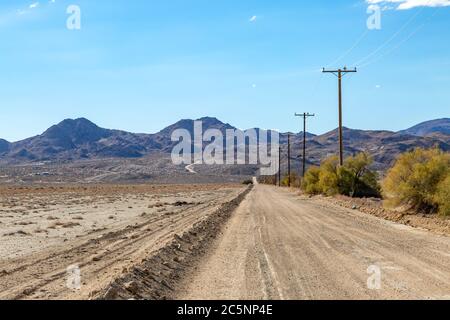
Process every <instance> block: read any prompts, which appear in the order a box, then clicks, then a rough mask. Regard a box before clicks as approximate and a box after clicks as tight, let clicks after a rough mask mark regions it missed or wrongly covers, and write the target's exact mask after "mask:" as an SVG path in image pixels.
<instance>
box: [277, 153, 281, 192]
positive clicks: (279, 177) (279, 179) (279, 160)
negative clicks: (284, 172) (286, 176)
mask: <svg viewBox="0 0 450 320" xmlns="http://www.w3.org/2000/svg"><path fill="white" fill-rule="evenodd" d="M278 186H279V187H281V147H278Z"/></svg>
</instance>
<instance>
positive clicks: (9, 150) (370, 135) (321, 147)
mask: <svg viewBox="0 0 450 320" xmlns="http://www.w3.org/2000/svg"><path fill="white" fill-rule="evenodd" d="M199 120H201V121H202V122H203V130H206V129H218V130H220V131H221V132H225V130H227V129H234V127H233V126H232V125H230V124H226V123H223V122H221V121H220V120H218V119H216V118H210V117H206V118H202V119H199ZM193 127H194V121H193V120H181V121H179V122H177V123H175V124H173V125H171V126H169V127H167V128H165V129H163V130H161V131H160V132H158V133H155V134H136V133H130V132H126V131H120V130H111V129H104V128H100V127H99V126H97V125H96V124H94V123H92V122H91V121H89V120H87V119H84V118H80V119H75V120H72V119H67V120H64V121H62V122H61V123H59V124H57V125H54V126H52V127H51V128H49V129H48V130H46V131H45V132H44V133H42V134H41V135H38V136H35V137H31V138H28V139H25V140H22V141H18V142H14V143H11V142H8V141H6V140H2V139H0V161H1V163H2V164H20V163H33V162H38V161H39V162H42V161H49V162H52V161H58V162H70V161H78V160H83V159H102V158H123V159H133V158H143V157H146V156H149V155H153V156H154V155H155V154H169V153H170V152H171V150H172V148H173V146H174V144H175V143H174V142H172V141H171V135H172V132H173V131H174V130H176V129H186V130H188V131H189V132H191V134H192V133H193ZM257 130H259V129H257ZM307 137H308V139H307V142H308V162H309V163H310V164H318V163H320V161H321V160H322V159H323V158H325V157H327V156H329V155H331V154H335V153H336V151H337V150H336V149H337V142H338V132H337V130H333V131H331V132H328V133H325V134H323V135H318V136H316V135H313V134H309V133H308V135H307ZM344 137H345V140H344V143H345V150H346V153H347V154H348V155H350V154H355V153H357V152H361V151H366V152H369V153H370V154H371V155H372V156H373V157H374V160H375V164H374V166H375V167H376V168H377V169H379V170H383V169H385V168H387V167H388V166H390V165H391V164H392V162H393V161H394V160H395V158H396V157H397V156H398V155H399V154H400V153H402V152H405V151H408V150H410V149H413V148H416V147H425V148H429V147H433V146H438V147H439V148H441V149H442V150H445V151H449V150H450V119H439V120H434V121H428V122H424V123H422V124H419V125H417V126H414V127H412V128H410V129H407V130H403V131H400V132H390V131H366V130H354V129H348V128H345V129H344ZM302 139H303V134H302V133H298V134H294V135H293V137H292V160H293V161H294V164H295V162H296V161H300V160H301V149H302V148H301V144H302ZM281 144H282V148H283V150H284V151H287V150H286V148H287V133H283V134H282V135H281ZM284 153H285V152H284ZM284 158H285V157H284Z"/></svg>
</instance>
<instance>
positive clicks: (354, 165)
mask: <svg viewBox="0 0 450 320" xmlns="http://www.w3.org/2000/svg"><path fill="white" fill-rule="evenodd" d="M372 163H373V160H372V158H371V157H370V156H369V155H367V154H366V153H359V154H357V155H356V156H354V157H349V158H347V159H346V160H345V163H344V166H343V167H340V168H339V169H338V177H339V193H340V194H344V195H347V196H351V197H360V198H361V197H380V196H381V187H380V185H379V184H378V177H377V174H376V173H375V172H373V171H372V170H370V169H369V167H370V165H371V164H372Z"/></svg>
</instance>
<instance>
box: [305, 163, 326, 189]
mask: <svg viewBox="0 0 450 320" xmlns="http://www.w3.org/2000/svg"><path fill="white" fill-rule="evenodd" d="M319 175H320V168H319V167H315V166H314V167H311V168H309V170H308V171H306V174H305V177H304V178H303V181H302V189H303V191H305V192H306V193H307V194H311V195H315V194H320V193H321V192H322V190H321V189H320V187H319Z"/></svg>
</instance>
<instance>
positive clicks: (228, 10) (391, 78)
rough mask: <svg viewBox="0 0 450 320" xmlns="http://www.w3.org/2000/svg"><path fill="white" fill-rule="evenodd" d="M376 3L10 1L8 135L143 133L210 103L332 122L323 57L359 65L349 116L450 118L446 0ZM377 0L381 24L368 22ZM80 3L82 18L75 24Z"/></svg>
mask: <svg viewBox="0 0 450 320" xmlns="http://www.w3.org/2000/svg"><path fill="white" fill-rule="evenodd" d="M369 2H372V3H367V2H366V1H364V0H339V1H329V0H316V1H301V0H278V1H269V0H164V1H163V0H159V1H156V0H151V1H149V0H133V1H125V0H114V1H112V0H108V1H106V0H96V1H92V0H70V1H65V0H55V1H54V2H53V1H49V0H43V1H37V0H36V1H33V0H32V1H22V0H15V1H10V0H2V1H1V4H0V37H1V39H2V41H1V43H0V52H1V55H0V105H1V106H0V108H1V109H0V110H1V118H0V137H1V138H4V139H7V140H10V141H16V140H19V139H23V138H26V137H29V136H32V135H36V134H39V133H41V132H42V131H43V130H45V129H46V128H47V127H49V126H50V125H52V124H55V123H57V122H59V121H61V120H62V119H64V118H69V117H70V118H75V117H86V118H88V119H90V120H92V121H94V122H95V123H97V124H98V125H100V126H103V127H108V128H118V129H124V130H128V131H133V132H146V133H151V132H156V131H159V130H160V129H162V128H163V127H165V126H166V125H169V124H171V123H173V122H175V121H177V120H179V119H182V118H198V117H202V116H215V117H218V118H219V119H221V120H222V121H225V122H229V123H231V124H233V125H235V126H237V127H239V128H249V127H253V126H258V127H262V128H268V129H281V130H283V131H287V130H291V131H299V130H300V128H299V125H300V124H299V119H296V118H294V117H293V114H294V113H295V112H303V111H308V112H315V113H316V114H317V117H316V118H314V119H312V120H311V121H310V128H309V131H312V132H314V133H324V132H326V131H328V130H332V129H334V128H335V127H336V126H337V80H336V78H335V77H334V76H332V75H330V74H327V75H322V73H321V72H320V69H321V68H322V67H325V66H330V67H342V66H344V65H347V66H348V67H354V66H357V67H361V69H360V70H359V72H358V73H357V74H355V75H349V76H348V77H347V78H346V79H345V81H344V108H345V125H346V126H348V127H351V128H361V129H388V130H400V129H404V128H407V127H409V126H411V125H414V124H417V123H419V122H421V121H425V120H430V119H434V118H442V117H449V116H450V90H449V87H450V72H449V71H450V54H449V52H450V36H449V30H450V7H449V6H447V5H449V4H450V3H449V2H450V1H448V0H396V1H379V0H369ZM374 3H375V4H377V5H379V6H380V8H383V11H382V14H381V23H382V25H381V30H368V28H367V25H366V21H367V19H368V17H369V14H368V13H367V8H368V6H369V5H373V4H374ZM70 4H76V5H78V6H79V7H80V9H81V30H68V29H67V28H66V20H67V18H68V17H69V15H68V14H67V13H66V9H67V7H68V6H69V5H70ZM424 4H425V5H426V6H420V5H424ZM417 5H419V6H417ZM399 6H402V7H399ZM349 49H351V50H349ZM339 57H341V58H342V59H340V60H339V61H337V59H338V58H339ZM365 57H366V58H367V59H364V58H365ZM357 62H358V63H357ZM330 64H332V65H330Z"/></svg>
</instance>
